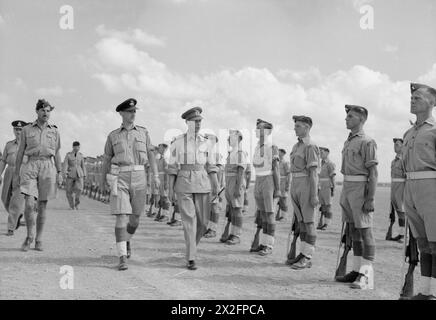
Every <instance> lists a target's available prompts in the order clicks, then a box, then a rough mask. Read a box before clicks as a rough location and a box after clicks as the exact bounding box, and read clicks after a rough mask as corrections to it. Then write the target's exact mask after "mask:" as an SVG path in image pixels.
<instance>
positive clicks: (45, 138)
mask: <svg viewBox="0 0 436 320" xmlns="http://www.w3.org/2000/svg"><path fill="white" fill-rule="evenodd" d="M21 143H23V144H24V154H25V155H27V156H29V157H50V156H53V157H54V156H55V155H56V153H57V152H58V151H59V149H60V148H61V138H60V135H59V131H58V129H57V127H56V126H55V125H52V124H47V126H46V127H45V128H40V127H39V126H38V123H37V121H35V122H33V123H31V124H29V125H27V126H25V127H24V128H23V130H22V132H21Z"/></svg>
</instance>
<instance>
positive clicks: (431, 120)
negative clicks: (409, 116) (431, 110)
mask: <svg viewBox="0 0 436 320" xmlns="http://www.w3.org/2000/svg"><path fill="white" fill-rule="evenodd" d="M424 123H427V124H429V125H431V126H434V125H435V124H436V122H435V119H434V118H433V116H430V117H429V118H428V119H427V120H425V121H424V122H423V123H421V124H419V125H418V123H417V121H415V123H414V124H413V126H414V127H415V128H419V127H420V126H422V125H423V124H424Z"/></svg>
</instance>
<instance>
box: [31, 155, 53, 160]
mask: <svg viewBox="0 0 436 320" xmlns="http://www.w3.org/2000/svg"><path fill="white" fill-rule="evenodd" d="M50 159H51V156H29V160H50Z"/></svg>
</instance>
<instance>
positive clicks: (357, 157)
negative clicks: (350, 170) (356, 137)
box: [347, 147, 363, 167]
mask: <svg viewBox="0 0 436 320" xmlns="http://www.w3.org/2000/svg"><path fill="white" fill-rule="evenodd" d="M347 153H348V159H349V160H350V161H351V162H352V163H353V164H354V165H355V166H359V167H360V166H363V157H362V154H361V153H360V149H359V148H357V147H350V148H348V149H347Z"/></svg>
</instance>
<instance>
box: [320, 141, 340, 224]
mask: <svg viewBox="0 0 436 320" xmlns="http://www.w3.org/2000/svg"><path fill="white" fill-rule="evenodd" d="M319 151H320V153H321V170H320V172H319V185H318V198H319V203H320V205H321V207H320V208H319V211H320V212H321V214H320V216H319V223H318V227H317V229H318V230H326V229H327V227H328V225H329V224H330V221H331V219H332V211H331V207H332V197H333V195H334V191H335V176H336V172H335V164H334V163H333V162H332V161H330V159H329V154H330V150H329V149H328V148H324V147H320V148H319Z"/></svg>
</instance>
